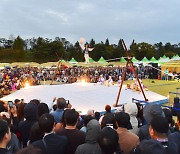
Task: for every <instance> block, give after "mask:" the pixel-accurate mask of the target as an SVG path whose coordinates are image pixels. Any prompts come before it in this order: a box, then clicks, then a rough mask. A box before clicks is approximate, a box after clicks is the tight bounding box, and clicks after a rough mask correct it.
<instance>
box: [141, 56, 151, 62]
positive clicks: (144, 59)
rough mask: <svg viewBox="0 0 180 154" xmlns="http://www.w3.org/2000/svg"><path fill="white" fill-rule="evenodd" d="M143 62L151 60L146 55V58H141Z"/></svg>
mask: <svg viewBox="0 0 180 154" xmlns="http://www.w3.org/2000/svg"><path fill="white" fill-rule="evenodd" d="M141 62H149V60H148V59H147V58H146V57H144V58H143V59H142V60H141Z"/></svg>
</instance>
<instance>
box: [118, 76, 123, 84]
mask: <svg viewBox="0 0 180 154" xmlns="http://www.w3.org/2000/svg"><path fill="white" fill-rule="evenodd" d="M121 82H122V77H121V76H119V80H118V82H117V83H118V85H120V84H121Z"/></svg>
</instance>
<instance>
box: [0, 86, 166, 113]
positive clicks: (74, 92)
mask: <svg viewBox="0 0 180 154" xmlns="http://www.w3.org/2000/svg"><path fill="white" fill-rule="evenodd" d="M118 90H119V87H118V86H115V85H113V86H110V87H107V86H104V85H99V84H94V83H84V84H82V83H73V84H61V85H39V86H31V87H27V88H22V89H20V90H18V91H16V92H14V93H12V94H10V95H8V96H5V97H3V98H1V100H6V101H10V100H12V101H14V100H15V99H24V100H25V102H29V101H30V100H32V99H39V100H41V102H44V103H46V104H48V106H49V107H50V108H51V107H52V105H53V102H52V100H53V98H54V97H57V98H59V97H64V98H65V99H66V100H69V101H70V103H71V104H72V106H73V108H75V109H76V110H77V111H81V112H82V113H86V112H87V110H88V109H94V110H95V111H104V107H105V105H107V104H109V105H111V106H113V104H114V103H115V101H116V98H117V94H118ZM145 95H146V97H147V99H148V100H149V102H154V101H160V102H163V101H164V102H167V97H164V96H162V95H159V94H157V93H154V92H152V91H145ZM132 98H135V99H138V100H144V98H143V95H142V93H139V92H133V91H132V90H130V89H128V90H125V86H123V87H122V91H121V96H120V99H119V104H125V103H131V102H132ZM112 108H113V107H112Z"/></svg>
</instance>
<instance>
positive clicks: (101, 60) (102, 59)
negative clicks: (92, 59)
mask: <svg viewBox="0 0 180 154" xmlns="http://www.w3.org/2000/svg"><path fill="white" fill-rule="evenodd" d="M98 63H107V62H106V60H105V59H104V58H103V57H101V58H100V59H99V60H98Z"/></svg>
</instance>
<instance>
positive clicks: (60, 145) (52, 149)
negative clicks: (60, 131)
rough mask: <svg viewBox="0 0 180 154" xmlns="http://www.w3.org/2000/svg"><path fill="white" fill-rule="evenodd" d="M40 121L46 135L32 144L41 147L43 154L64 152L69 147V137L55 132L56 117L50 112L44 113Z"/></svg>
mask: <svg viewBox="0 0 180 154" xmlns="http://www.w3.org/2000/svg"><path fill="white" fill-rule="evenodd" d="M38 123H39V127H40V129H41V130H42V132H44V133H45V135H44V137H43V139H42V140H38V141H35V142H33V143H32V145H33V146H34V147H36V148H39V149H41V150H42V153H43V154H59V153H61V154H64V153H65V150H66V148H67V138H66V137H65V136H59V135H57V134H55V133H54V132H53V129H54V126H55V120H54V117H53V116H52V115H51V114H48V113H46V114H43V115H42V116H41V117H40V118H39V122H38ZM68 148H69V147H68Z"/></svg>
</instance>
